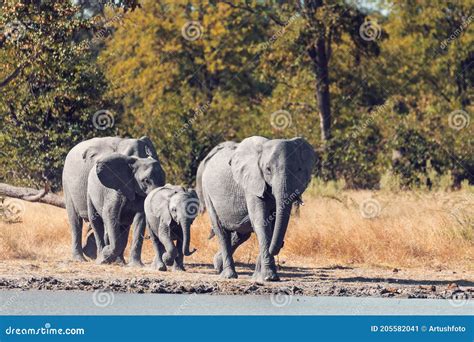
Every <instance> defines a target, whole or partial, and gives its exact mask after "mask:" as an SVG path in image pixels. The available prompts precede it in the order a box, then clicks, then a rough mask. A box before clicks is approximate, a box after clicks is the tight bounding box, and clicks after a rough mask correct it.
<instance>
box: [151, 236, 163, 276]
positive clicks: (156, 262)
mask: <svg viewBox="0 0 474 342" xmlns="http://www.w3.org/2000/svg"><path fill="white" fill-rule="evenodd" d="M148 232H149V234H150V239H151V243H152V245H153V249H154V250H155V258H154V259H153V262H152V264H151V267H152V268H154V269H157V270H158V271H166V265H165V263H164V262H163V253H164V252H165V247H164V246H163V245H162V244H161V242H160V240H158V237H157V236H156V235H155V233H153V232H152V231H151V230H149V231H148Z"/></svg>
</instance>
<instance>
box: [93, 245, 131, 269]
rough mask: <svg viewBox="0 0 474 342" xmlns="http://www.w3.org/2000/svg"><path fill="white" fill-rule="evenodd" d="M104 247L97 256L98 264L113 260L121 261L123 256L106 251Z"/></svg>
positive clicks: (110, 262)
mask: <svg viewBox="0 0 474 342" xmlns="http://www.w3.org/2000/svg"><path fill="white" fill-rule="evenodd" d="M106 248H107V247H106ZM106 248H104V249H103V250H102V253H101V254H99V255H98V256H97V259H96V263H97V264H98V265H103V264H113V263H114V262H117V261H119V262H121V261H122V260H123V257H120V256H117V254H114V253H110V252H108V251H106ZM123 262H125V260H123Z"/></svg>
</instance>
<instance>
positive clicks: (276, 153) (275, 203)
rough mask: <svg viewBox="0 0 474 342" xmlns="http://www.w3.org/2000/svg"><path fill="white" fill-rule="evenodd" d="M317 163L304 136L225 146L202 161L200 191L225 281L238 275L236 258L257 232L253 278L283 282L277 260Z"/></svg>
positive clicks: (250, 140) (257, 139) (258, 139)
mask: <svg viewBox="0 0 474 342" xmlns="http://www.w3.org/2000/svg"><path fill="white" fill-rule="evenodd" d="M315 160H316V154H315V152H314V149H313V148H312V146H311V145H310V144H309V143H308V142H307V141H306V140H304V139H303V138H293V139H274V140H269V139H267V138H264V137H260V136H254V137H250V138H247V139H244V140H243V141H242V142H241V143H235V142H225V143H221V144H220V145H218V146H216V147H215V148H214V149H213V150H212V151H211V152H210V153H209V154H208V155H207V157H206V158H205V159H204V160H203V161H202V162H201V164H200V165H199V168H198V172H197V189H196V190H197V193H198V195H199V199H200V202H201V205H202V206H203V205H204V206H205V209H207V210H208V212H209V217H210V219H211V224H212V229H213V231H214V233H215V235H217V237H218V239H219V244H220V252H218V253H217V254H216V255H215V257H214V267H215V268H216V270H217V271H218V272H219V273H220V275H221V277H223V278H236V277H237V273H236V272H235V266H234V261H233V258H232V254H233V253H234V251H235V250H236V248H237V247H238V246H239V245H241V244H242V243H243V242H245V241H246V240H247V239H248V238H249V237H250V235H251V233H252V232H255V233H256V235H257V239H258V243H259V250H260V254H259V255H258V257H257V261H256V267H255V272H254V279H256V280H261V281H262V280H264V281H275V280H279V278H278V275H277V272H276V266H275V260H274V256H275V255H277V254H278V253H279V251H280V249H281V248H282V246H283V239H284V236H285V233H286V229H287V227H288V222H289V218H290V213H291V207H292V204H293V203H294V202H298V201H300V197H301V195H302V194H303V192H304V191H305V189H306V187H307V186H308V183H309V182H310V180H311V173H312V169H313V166H314V163H315ZM202 208H203V207H202Z"/></svg>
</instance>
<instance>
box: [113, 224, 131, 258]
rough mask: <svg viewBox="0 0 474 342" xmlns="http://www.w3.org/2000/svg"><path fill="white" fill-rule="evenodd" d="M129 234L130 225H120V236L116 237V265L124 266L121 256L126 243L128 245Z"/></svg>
mask: <svg viewBox="0 0 474 342" xmlns="http://www.w3.org/2000/svg"><path fill="white" fill-rule="evenodd" d="M129 232H130V225H128V224H121V225H120V235H119V236H118V243H119V245H118V249H117V251H118V255H117V258H116V260H115V262H116V263H117V264H120V265H125V264H126V262H125V258H124V256H123V254H124V252H125V248H127V243H128V234H129Z"/></svg>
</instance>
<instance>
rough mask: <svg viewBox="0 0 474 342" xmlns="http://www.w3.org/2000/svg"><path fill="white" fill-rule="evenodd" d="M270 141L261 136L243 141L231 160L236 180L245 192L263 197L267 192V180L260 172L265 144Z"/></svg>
mask: <svg viewBox="0 0 474 342" xmlns="http://www.w3.org/2000/svg"><path fill="white" fill-rule="evenodd" d="M267 141H268V139H267V138H264V137H260V136H255V137H250V138H247V139H244V140H242V142H241V143H240V144H239V145H238V146H237V149H236V150H235V152H234V154H233V155H232V157H231V159H230V162H229V164H230V166H231V170H232V176H233V177H234V180H235V181H236V182H237V184H239V185H240V186H241V187H242V188H244V190H245V191H247V192H249V193H251V194H253V195H255V196H258V197H262V196H263V193H264V191H265V186H266V184H265V179H264V178H263V174H262V170H260V165H259V164H260V163H259V160H260V157H261V155H262V151H263V144H264V143H265V142H267Z"/></svg>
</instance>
